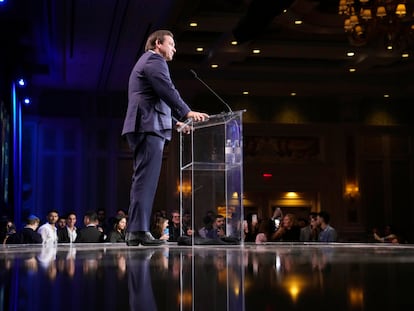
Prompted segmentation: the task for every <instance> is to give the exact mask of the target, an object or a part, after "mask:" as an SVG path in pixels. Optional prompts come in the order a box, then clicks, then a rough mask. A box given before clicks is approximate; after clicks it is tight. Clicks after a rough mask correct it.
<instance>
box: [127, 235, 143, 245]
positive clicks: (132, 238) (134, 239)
mask: <svg viewBox="0 0 414 311" xmlns="http://www.w3.org/2000/svg"><path fill="white" fill-rule="evenodd" d="M125 242H126V245H128V246H138V245H139V242H140V235H139V233H138V232H127V233H126V234H125Z"/></svg>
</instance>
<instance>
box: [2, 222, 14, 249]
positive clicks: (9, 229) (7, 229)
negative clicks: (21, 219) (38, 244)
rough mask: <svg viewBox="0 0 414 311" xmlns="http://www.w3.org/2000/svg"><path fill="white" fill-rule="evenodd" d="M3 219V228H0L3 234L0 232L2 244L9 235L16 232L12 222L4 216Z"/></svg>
mask: <svg viewBox="0 0 414 311" xmlns="http://www.w3.org/2000/svg"><path fill="white" fill-rule="evenodd" d="M5 220H6V221H5V225H4V229H3V230H2V231H3V234H2V240H1V242H2V243H3V244H6V243H7V240H8V239H9V237H10V236H12V235H13V234H15V233H16V226H15V225H14V223H13V222H12V221H11V220H9V219H8V218H6V219H5Z"/></svg>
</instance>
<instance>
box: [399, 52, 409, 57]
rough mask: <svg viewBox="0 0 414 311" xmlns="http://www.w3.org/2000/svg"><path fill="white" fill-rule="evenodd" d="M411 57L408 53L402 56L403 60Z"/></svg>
mask: <svg viewBox="0 0 414 311" xmlns="http://www.w3.org/2000/svg"><path fill="white" fill-rule="evenodd" d="M409 56H410V54H408V53H402V54H401V57H402V58H407V57H409Z"/></svg>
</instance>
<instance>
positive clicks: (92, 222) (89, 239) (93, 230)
mask: <svg viewBox="0 0 414 311" xmlns="http://www.w3.org/2000/svg"><path fill="white" fill-rule="evenodd" d="M83 223H84V224H85V227H84V228H82V229H80V230H78V233H77V236H76V240H75V242H76V243H100V242H103V241H104V240H105V237H104V233H103V232H102V231H101V230H99V228H98V223H99V220H98V215H97V214H96V212H95V211H88V212H86V213H85V216H84V217H83Z"/></svg>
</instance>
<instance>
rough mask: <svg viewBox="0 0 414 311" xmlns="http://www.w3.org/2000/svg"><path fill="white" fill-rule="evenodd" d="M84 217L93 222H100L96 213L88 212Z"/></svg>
mask: <svg viewBox="0 0 414 311" xmlns="http://www.w3.org/2000/svg"><path fill="white" fill-rule="evenodd" d="M84 216H85V217H88V218H89V220H90V221H92V222H95V221H98V214H97V213H96V212H95V211H87V212H86V213H85V215H84Z"/></svg>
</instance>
